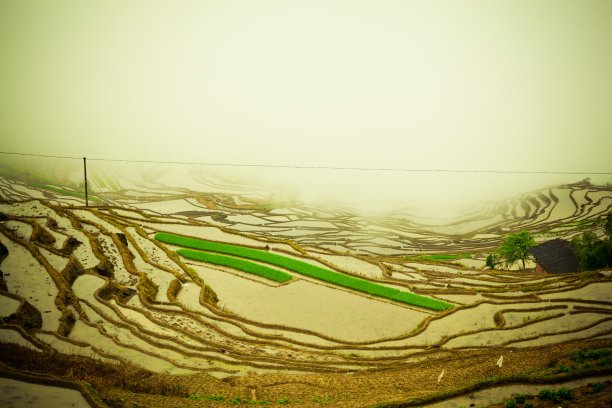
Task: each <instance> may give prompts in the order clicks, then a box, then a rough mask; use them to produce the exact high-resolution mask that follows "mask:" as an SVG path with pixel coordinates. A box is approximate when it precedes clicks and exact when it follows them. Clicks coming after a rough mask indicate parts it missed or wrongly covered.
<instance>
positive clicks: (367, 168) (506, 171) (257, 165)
mask: <svg viewBox="0 0 612 408" xmlns="http://www.w3.org/2000/svg"><path fill="white" fill-rule="evenodd" d="M0 154H7V155H16V156H32V157H45V158H52V159H71V160H83V159H84V157H74V156H57V155H46V154H33V153H21V152H0ZM87 160H90V161H104V162H124V163H149V164H178V165H199V166H218V167H259V168H271V169H310V170H315V169H318V170H350V171H397V172H408V173H493V174H560V175H565V174H569V175H584V174H588V175H610V174H612V172H601V171H555V170H494V169H484V170H483V169H481V170H479V169H422V168H421V169H419V168H414V169H410V168H397V167H344V166H343V167H340V166H306V165H289V164H263V163H209V162H187V161H163V160H133V159H108V158H100V157H87Z"/></svg>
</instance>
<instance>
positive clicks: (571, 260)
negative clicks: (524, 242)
mask: <svg viewBox="0 0 612 408" xmlns="http://www.w3.org/2000/svg"><path fill="white" fill-rule="evenodd" d="M528 251H529V253H530V254H531V255H533V257H534V258H535V260H536V273H538V274H547V273H572V272H578V270H579V269H578V259H577V258H576V254H574V251H573V250H572V248H571V247H570V245H569V242H567V241H566V240H564V239H559V238H556V239H553V240H551V241H547V242H545V243H543V244H540V245H537V246H534V247H533V248H529V250H528Z"/></svg>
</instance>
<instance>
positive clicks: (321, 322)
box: [0, 177, 612, 407]
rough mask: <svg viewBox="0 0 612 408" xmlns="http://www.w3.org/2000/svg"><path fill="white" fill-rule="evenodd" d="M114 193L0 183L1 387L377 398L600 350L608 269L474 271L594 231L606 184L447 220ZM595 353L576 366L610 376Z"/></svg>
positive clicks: (226, 188) (100, 398) (131, 398)
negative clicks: (507, 243) (490, 258)
mask: <svg viewBox="0 0 612 408" xmlns="http://www.w3.org/2000/svg"><path fill="white" fill-rule="evenodd" d="M194 180H196V181H198V180H199V181H198V182H202V180H200V179H198V178H197V177H196V178H195V179H194ZM99 182H103V179H102V178H100V181H99ZM117 182H120V184H121V187H122V188H123V190H121V191H120V192H119V191H117V190H116V189H115V188H114V187H113V188H110V189H109V191H108V192H105V193H100V194H99V197H100V199H101V200H102V201H100V202H97V203H96V205H95V207H89V208H86V207H84V203H83V201H84V200H82V199H80V198H79V197H74V196H66V195H64V194H63V193H61V192H54V191H51V190H46V189H45V190H42V189H41V190H37V189H36V188H35V187H33V186H29V187H28V186H26V185H25V184H24V183H21V182H20V181H19V180H13V179H7V178H4V177H0V197H2V201H1V202H0V213H1V215H0V243H1V244H2V247H0V249H2V248H6V252H0V254H1V255H0V269H1V270H2V273H3V274H2V279H1V284H2V287H0V313H1V314H2V316H0V317H1V318H2V326H1V327H0V339H2V341H3V342H2V343H0V354H1V355H2V361H3V363H2V365H0V372H1V373H2V376H4V377H7V376H8V377H13V378H15V379H17V380H22V381H24V380H26V379H29V380H31V381H34V382H38V383H41V384H46V385H57V386H62V387H72V388H73V389H76V390H77V391H79V392H80V393H81V394H82V395H84V397H85V398H86V399H87V403H88V404H89V405H91V406H107V405H112V404H119V403H120V401H123V402H125V403H129V404H137V405H139V406H188V407H189V406H234V405H236V404H237V403H246V402H247V401H251V402H252V401H256V402H261V403H263V402H269V403H270V404H269V405H286V404H290V405H292V406H296V407H311V406H326V407H327V406H330V407H331V406H333V407H351V406H354V407H362V406H373V405H375V404H377V403H381V404H383V405H382V406H385V405H384V404H390V403H398V401H399V402H401V401H404V402H405V401H407V400H410V399H414V398H425V399H427V398H432V396H434V397H435V396H436V395H439V393H440V392H446V391H448V392H450V391H449V390H457V389H464V388H465V387H466V386H467V384H472V383H474V384H476V383H477V384H481V385H482V384H485V382H484V381H485V380H486V379H489V380H487V381H489V382H488V383H486V384H493V383H494V382H495V381H499V382H500V383H501V382H503V381H505V380H504V379H508V378H514V379H515V380H513V381H515V382H520V381H525V382H529V381H531V379H530V378H531V377H529V375H530V374H527V373H537V375H541V378H540V377H538V378H540V379H539V380H538V381H547V379H551V381H553V380H554V379H555V378H557V377H559V376H563V375H566V373H565V372H561V371H560V372H558V373H555V372H554V370H555V369H556V368H555V367H558V366H559V364H565V365H567V366H568V367H569V366H570V364H571V361H570V358H569V357H568V356H569V354H568V353H570V352H575V351H576V350H581V349H583V348H585V347H587V348H596V349H602V348H610V347H612V297H611V295H610V294H611V293H612V280H611V279H610V276H611V272H612V271H609V270H603V271H595V272H582V273H576V274H568V275H562V276H555V275H550V276H543V275H535V274H534V273H533V271H532V270H527V271H518V270H512V271H507V270H504V271H490V270H485V269H483V266H484V261H485V258H486V255H487V254H488V252H489V251H490V250H491V249H493V248H495V247H497V246H498V245H499V243H500V242H501V240H502V239H503V237H504V235H506V234H509V233H512V232H517V231H520V230H528V231H530V232H532V233H533V234H535V235H536V239H537V241H538V242H544V241H546V240H548V239H551V238H555V237H562V238H566V239H569V238H571V237H572V236H574V235H576V234H579V233H582V232H583V231H586V230H592V231H595V232H598V231H599V230H598V228H599V227H598V226H597V225H596V224H595V223H594V222H593V220H595V219H596V218H597V217H599V216H601V215H603V214H606V213H607V212H609V211H610V210H612V192H610V190H606V189H604V188H602V187H596V186H584V185H566V186H559V187H555V188H550V189H546V190H543V191H538V192H533V193H529V194H525V195H523V196H520V197H517V198H516V200H513V201H509V202H505V203H500V204H498V205H496V206H489V207H483V209H482V211H481V212H480V213H479V214H478V215H476V214H472V215H470V216H469V217H468V218H466V219H462V220H459V221H457V222H456V223H455V224H453V225H450V226H449V225H427V224H426V223H425V222H423V221H422V220H420V221H419V220H418V219H413V218H410V216H409V214H402V213H398V214H394V215H393V217H390V218H386V219H378V220H371V219H367V218H364V217H361V216H360V215H358V214H354V213H351V212H349V211H347V210H335V209H329V208H326V209H319V208H311V207H309V206H300V207H296V206H295V205H294V204H292V206H290V207H285V206H283V205H282V203H277V202H275V203H270V202H267V201H266V200H264V199H263V198H261V197H258V196H257V194H256V192H252V191H247V190H240V188H239V186H234V185H224V184H223V183H222V181H219V180H217V181H216V182H215V183H213V182H212V181H210V180H209V181H207V182H208V183H210V184H208V185H206V186H205V188H204V187H202V188H201V189H200V190H198V191H207V192H206V193H201V192H198V191H195V190H188V189H185V188H181V189H174V190H173V188H172V187H168V186H163V183H160V180H156V179H154V178H152V179H150V180H141V181H140V182H138V181H136V180H123V179H122V180H116V181H115V183H117ZM194 182H195V181H194ZM105 183H106V185H108V182H105ZM139 183H140V184H139ZM218 191H223V193H221V192H218ZM38 194H41V195H42V197H41V196H39V195H38ZM34 196H35V198H33V197H34ZM189 237H193V238H189ZM195 238H197V239H195ZM183 247H188V248H191V249H184V248H183ZM468 254H469V257H468V256H467V255H468ZM531 266H533V265H531ZM372 295H374V296H372ZM427 302H430V303H427ZM436 305H437V306H436ZM446 305H448V306H450V305H453V307H450V308H448V307H446ZM18 345H19V346H18ZM19 347H23V348H19ZM500 356H503V357H504V358H503V362H504V363H503V365H502V366H498V365H497V364H496V362H497V361H498V359H499V357H500ZM81 359H83V360H81ZM603 359H604V357H602V358H601V359H599V360H597V361H595V363H594V364H591V365H592V366H593V368H583V366H582V365H580V366H577V365H575V366H574V368H573V369H571V370H573V371H572V372H570V374H572V373H573V374H572V375H574V374H575V375H578V374H579V375H581V376H588V375H595V374H597V375H608V374H610V373H612V371H610V369H609V368H607V366H606V365H605V362H604V363H601V367H599V368H598V366H597V364H598V361H604V360H603ZM46 362H52V364H51V363H46ZM576 364H577V363H576ZM581 364H582V363H581ZM62 367H66V370H65V371H62V369H63V368H62ZM69 367H71V368H70V370H69V369H68V368H69ZM576 367H578V368H576ZM94 368H95V370H94ZM549 369H551V370H553V371H550V372H547V370H549ZM88 370H89V371H88ZM442 370H445V371H444V372H445V374H444V376H443V378H442V379H441V380H440V381H438V376H439V375H440V372H441V371H442ZM96 373H106V374H104V375H101V374H96ZM576 373H578V374H576ZM49 375H53V377H50V376H49ZM567 375H569V374H567ZM491 378H494V379H496V380H495V381H493V380H490V379H491ZM559 378H560V377H559ZM132 379H138V380H137V381H136V380H133V381H132ZM84 381H86V382H87V384H88V385H89V387H88V386H87V385H85V383H84ZM491 381H493V382H491ZM486 384H485V385H486ZM483 386H484V385H483ZM462 387H463V388H462ZM92 389H93V390H95V392H94V391H92ZM453 392H455V391H453ZM213 396H217V397H218V398H216V399H214V398H213ZM221 396H222V397H223V398H221ZM190 397H192V398H190ZM232 401H233V402H232ZM123 402H121V403H123ZM206 404H208V405H206ZM398 404H399V403H398ZM126 406H127V405H126ZM394 406H401V404H399V405H397V404H396V405H394Z"/></svg>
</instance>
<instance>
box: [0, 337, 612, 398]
mask: <svg viewBox="0 0 612 408" xmlns="http://www.w3.org/2000/svg"><path fill="white" fill-rule="evenodd" d="M610 346H612V340H609V339H608V340H597V341H590V342H573V343H566V344H559V345H553V346H546V347H534V348H526V349H508V348H491V349H488V350H478V351H469V350H464V351H456V352H453V353H452V354H447V355H445V356H444V357H441V358H438V359H430V360H428V361H426V362H420V363H413V364H404V365H400V364H398V366H397V368H394V369H390V370H384V371H374V372H372V371H370V372H368V371H365V372H357V373H354V374H325V373H319V374H302V375H292V374H286V373H278V374H266V375H246V376H243V377H232V378H228V379H225V380H219V379H216V378H213V377H211V376H209V375H207V374H194V375H162V374H154V373H150V372H148V371H145V370H143V369H140V368H137V367H134V366H129V365H110V364H104V363H101V362H99V361H94V360H91V359H88V358H84V357H77V356H66V355H62V354H58V353H54V352H48V353H40V352H35V351H32V350H29V349H26V348H23V347H20V346H17V345H14V344H1V343H0V360H1V361H2V362H3V365H4V367H3V368H4V370H3V371H5V372H7V371H8V372H15V373H19V372H24V371H27V372H29V373H30V374H36V375H49V374H50V375H52V376H54V377H57V378H58V379H62V380H67V381H72V382H77V383H78V382H82V381H86V382H87V383H89V384H91V386H92V387H93V390H95V392H94V393H93V394H94V395H95V394H97V395H99V396H100V397H101V398H102V400H103V401H104V402H105V403H106V404H107V405H108V406H112V407H128V406H129V407H133V406H139V407H153V406H155V407H174V406H180V407H206V406H211V407H226V406H235V403H233V402H231V400H232V399H235V398H240V399H243V401H244V403H246V401H250V400H253V399H256V400H257V401H264V400H265V401H269V402H273V404H272V405H279V404H280V403H283V402H289V404H290V405H291V406H292V407H313V406H325V407H366V406H373V405H376V404H380V405H379V406H386V403H389V404H390V405H389V406H395V407H399V406H404V403H402V402H406V401H407V400H408V399H413V398H429V397H433V396H434V395H435V394H439V393H450V394H453V393H456V392H458V390H459V389H462V388H465V387H466V386H468V384H470V383H473V382H478V381H482V380H484V379H487V378H489V379H491V378H497V380H493V382H497V383H504V382H508V381H512V380H510V378H511V377H512V376H515V380H514V381H512V382H517V381H519V382H520V381H525V382H526V380H524V379H523V380H521V379H518V380H517V379H516V378H517V377H516V375H521V374H525V373H527V372H533V373H539V374H543V373H544V372H545V370H546V368H549V367H554V366H556V365H557V364H569V362H570V360H569V359H568V358H567V355H568V353H569V352H570V351H575V350H581V349H582V350H584V349H587V348H593V349H597V348H606V347H610ZM500 355H503V356H504V364H503V367H502V368H499V367H498V366H497V365H496V362H497V360H498V358H499V356H500ZM443 369H444V371H445V374H444V377H443V378H442V380H441V382H440V384H438V380H437V379H438V375H439V374H440V372H441V371H442V370H443ZM607 370H608V371H612V370H610V369H609V368H608V369H607ZM601 372H602V371H601V370H599V371H596V370H592V371H591V372H574V373H570V378H571V377H572V376H573V377H576V376H588V375H594V374H596V373H601ZM5 375H6V374H5ZM504 378H506V379H505V380H504ZM538 378H541V377H538ZM546 378H547V379H546V380H545V381H549V382H555V380H557V381H559V380H561V379H563V378H567V375H566V377H559V375H556V376H555V375H550V376H547V377H546ZM536 380H537V379H536ZM527 381H528V380H527ZM540 381H541V380H540ZM542 388H545V385H543V386H542ZM611 390H612V387H609V388H607V389H606V390H604V391H602V392H601V393H600V394H601V395H591V394H588V392H587V391H588V389H586V388H585V390H584V392H582V391H581V392H577V393H576V399H575V401H570V402H567V401H566V402H564V403H566V404H574V405H565V406H606V405H596V404H599V403H605V398H606V395H607V397H608V401H609V396H610V391H611ZM190 396H191V397H192V398H189V397H190ZM211 396H225V399H224V400H222V401H211V400H209V399H208V398H210V397H211ZM534 400H535V402H536V403H537V404H540V403H541V402H540V401H539V400H538V399H537V398H536V399H534ZM234 401H236V400H234ZM580 401H584V404H591V405H576V404H579V403H580ZM541 404H543V405H535V404H534V406H543V407H548V406H552V405H546V404H548V402H544V403H541ZM556 406H564V405H561V404H558V405H556Z"/></svg>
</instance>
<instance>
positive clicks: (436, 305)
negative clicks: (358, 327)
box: [155, 232, 453, 310]
mask: <svg viewBox="0 0 612 408" xmlns="http://www.w3.org/2000/svg"><path fill="white" fill-rule="evenodd" d="M155 239H157V240H159V241H162V242H165V243H168V244H173V245H179V246H183V247H187V248H193V249H198V250H201V251H210V252H217V253H221V254H226V255H234V256H238V257H241V258H247V259H252V260H256V261H261V262H265V263H269V264H272V265H276V266H280V267H282V268H285V269H288V270H290V271H294V272H297V273H300V274H302V275H306V276H309V277H311V278H315V279H319V280H322V281H324V282H329V283H332V284H335V285H338V286H343V287H345V288H349V289H353V290H357V291H359V292H364V293H367V294H370V295H374V296H380V297H384V298H387V299H391V300H395V301H398V302H402V303H406V304H409V305H415V306H421V307H424V308H427V309H432V310H445V309H449V308H451V307H453V305H452V304H450V303H447V302H443V301H441V300H437V299H432V298H428V297H425V296H420V295H416V294H414V293H409V292H402V291H400V290H399V289H396V288H391V287H388V286H383V285H380V284H377V283H374V282H370V281H366V280H363V279H359V278H355V277H352V276H349V275H345V274H343V273H340V272H335V271H332V270H329V269H325V268H321V267H319V266H316V265H312V264H309V263H307V262H304V261H300V260H297V259H293V258H288V257H285V256H282V255H278V254H273V253H270V252H266V251H261V250H257V249H252V248H245V247H241V246H237V245H230V244H222V243H218V242H211V241H203V240H199V239H194V238H188V237H183V236H180V235H175V234H169V233H165V232H159V233H157V234H156V235H155ZM179 251H184V250H179ZM183 253H184V252H183Z"/></svg>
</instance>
